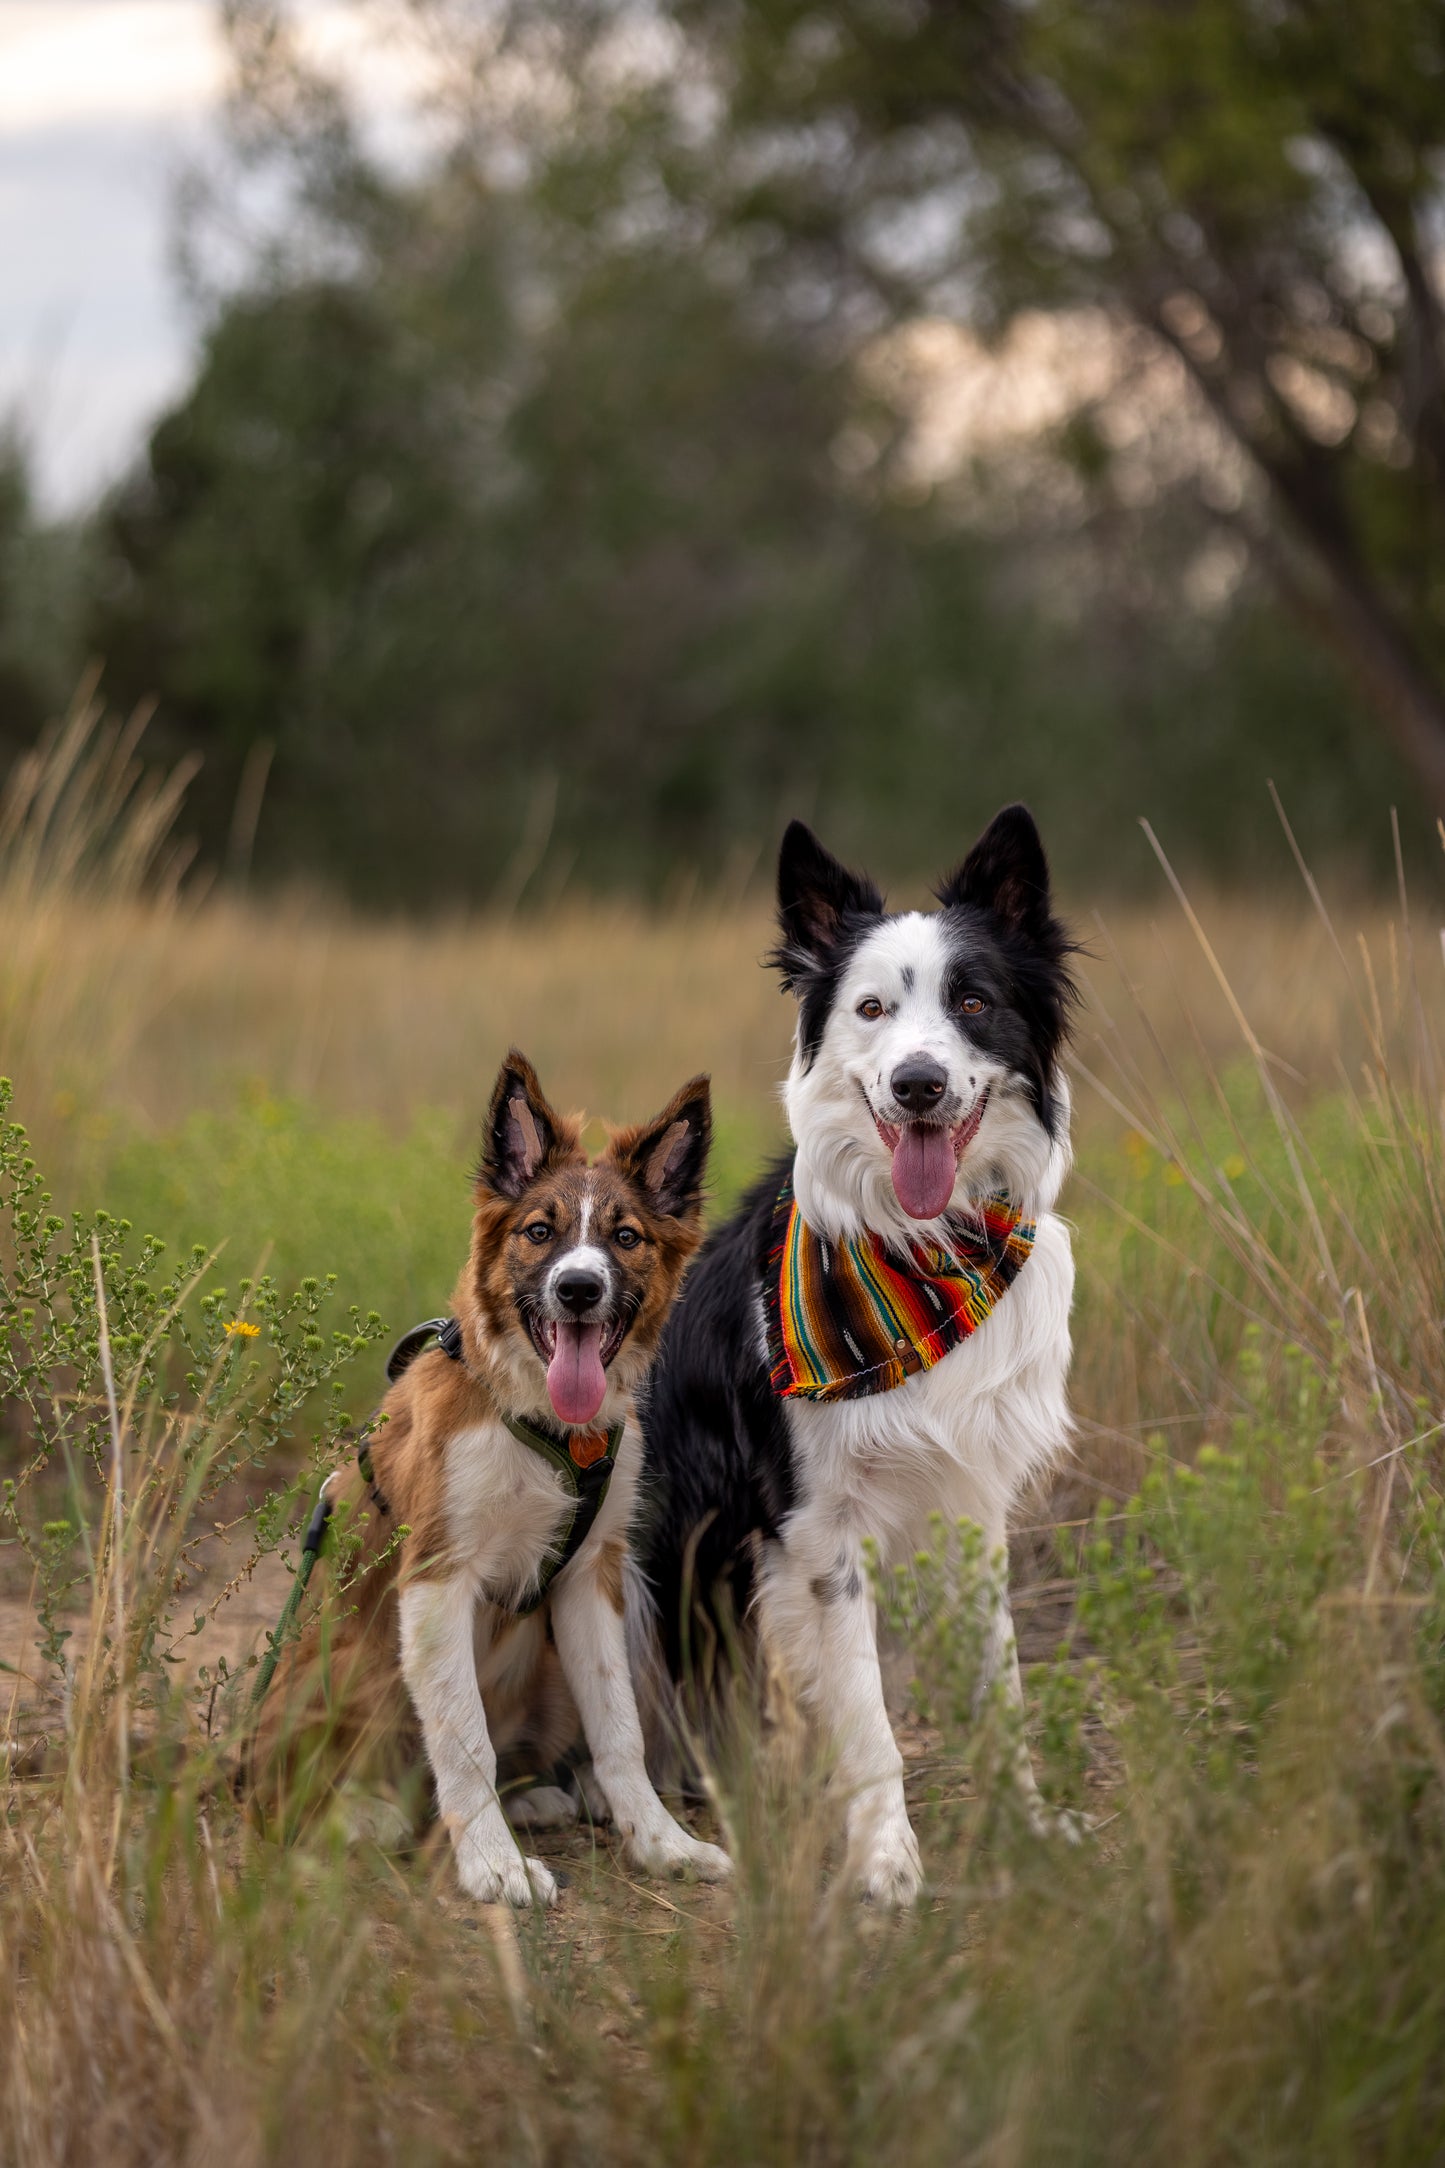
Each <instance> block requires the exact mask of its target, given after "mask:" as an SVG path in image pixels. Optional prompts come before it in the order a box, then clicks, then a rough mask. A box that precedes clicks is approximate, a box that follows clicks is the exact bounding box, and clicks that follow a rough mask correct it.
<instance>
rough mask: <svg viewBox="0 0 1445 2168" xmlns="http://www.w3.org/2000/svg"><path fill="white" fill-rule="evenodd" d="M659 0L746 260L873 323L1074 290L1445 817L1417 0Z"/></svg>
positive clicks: (1426, 62)
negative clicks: (1117, 331)
mask: <svg viewBox="0 0 1445 2168" xmlns="http://www.w3.org/2000/svg"><path fill="white" fill-rule="evenodd" d="M674 13H675V17H676V19H677V20H678V21H680V22H681V23H682V24H683V25H684V26H685V28H686V30H687V32H688V35H689V37H690V38H691V40H692V41H693V49H694V51H695V53H697V54H698V55H703V54H705V55H706V56H707V59H708V65H709V69H710V79H711V81H712V83H713V85H714V86H715V88H716V90H717V92H718V94H719V96H720V97H721V98H722V99H723V100H724V101H725V104H726V112H727V118H726V121H725V122H724V123H723V124H722V125H721V126H720V127H719V129H718V131H717V137H718V140H719V141H722V142H725V143H726V144H727V145H728V147H729V150H730V154H731V155H730V158H729V160H728V162H727V164H726V166H725V167H721V166H716V165H715V168H714V172H713V174H712V175H711V176H710V181H709V186H710V188H711V190H712V192H713V194H714V197H715V200H717V201H718V202H719V203H723V202H725V203H726V211H727V215H728V216H730V217H731V218H732V219H734V220H735V221H736V222H737V223H738V224H739V226H740V228H742V229H743V230H745V231H749V232H751V233H752V235H753V237H754V241H755V245H756V247H757V254H758V260H759V262H760V263H764V264H772V265H781V266H782V267H783V269H784V271H785V273H786V276H787V277H788V278H790V279H791V280H793V281H794V282H795V283H796V284H797V285H798V286H799V287H800V289H801V290H803V291H805V292H807V293H810V294H814V295H815V294H816V293H817V292H818V291H820V290H821V291H826V292H829V293H831V294H832V295H833V296H834V297H835V299H834V303H833V306H834V308H835V309H837V308H838V307H840V306H843V305H845V303H846V304H849V305H851V306H852V307H853V309H854V310H855V312H856V311H857V310H858V309H859V308H860V307H863V308H865V309H871V310H872V312H873V316H874V320H875V321H877V320H883V319H885V318H896V317H898V316H900V315H907V314H909V313H912V312H916V311H919V310H940V311H942V312H944V313H948V314H952V315H955V316H959V317H961V318H962V319H964V320H966V321H967V322H969V323H971V324H974V325H981V324H987V323H990V322H991V323H992V324H993V325H994V326H995V327H1001V326H1003V325H1004V324H1006V323H1007V322H1008V321H1009V319H1010V318H1011V317H1012V316H1013V315H1014V313H1015V312H1016V311H1017V310H1019V309H1022V308H1035V309H1036V308H1039V307H1045V308H1054V309H1073V310H1077V309H1080V308H1103V309H1105V310H1107V311H1110V312H1112V314H1113V315H1114V317H1115V318H1116V320H1117V321H1118V322H1119V323H1120V324H1121V325H1122V324H1124V323H1132V324H1134V325H1137V326H1141V327H1143V328H1144V329H1145V330H1147V332H1148V333H1149V334H1150V335H1151V336H1152V337H1153V338H1154V339H1155V340H1157V341H1158V342H1159V343H1160V345H1161V346H1163V347H1164V348H1167V349H1168V350H1170V351H1172V352H1173V353H1174V354H1176V355H1177V356H1178V357H1179V360H1180V362H1181V363H1182V364H1183V367H1184V369H1185V370H1186V371H1187V373H1188V377H1189V379H1190V381H1191V382H1192V384H1193V385H1194V387H1195V388H1196V391H1197V394H1198V396H1199V399H1200V400H1201V401H1202V403H1203V405H1204V406H1205V408H1206V409H1207V411H1208V412H1209V413H1210V414H1212V415H1213V416H1214V417H1215V418H1216V420H1217V422H1218V423H1219V424H1220V425H1221V426H1222V428H1223V430H1224V431H1225V432H1227V434H1228V436H1229V437H1230V438H1231V439H1232V440H1233V441H1234V442H1235V443H1236V444H1237V445H1238V446H1239V447H1240V448H1241V449H1242V451H1243V452H1244V453H1245V454H1246V455H1247V458H1248V461H1249V463H1250V468H1251V470H1252V472H1253V474H1254V475H1257V476H1258V477H1261V478H1262V480H1263V483H1264V484H1265V489H1266V492H1267V494H1266V495H1264V496H1263V498H1262V499H1257V498H1254V497H1251V496H1249V495H1248V494H1247V495H1246V497H1245V501H1244V502H1243V503H1242V504H1238V505H1231V504H1229V503H1228V501H1227V493H1224V492H1219V491H1216V492H1215V493H1214V501H1212V502H1210V503H1208V504H1207V506H1206V510H1207V513H1208V516H1209V517H1211V518H1213V519H1216V520H1217V519H1221V518H1230V519H1232V520H1234V521H1235V522H1236V523H1237V524H1238V525H1240V526H1241V527H1242V528H1243V529H1245V530H1246V531H1247V532H1248V535H1249V540H1250V544H1251V548H1252V550H1253V551H1254V553H1255V555H1256V557H1257V559H1258V560H1260V561H1262V562H1263V563H1264V564H1266V565H1267V567H1268V570H1269V572H1270V574H1271V576H1272V578H1273V579H1274V581H1275V582H1276V584H1277V586H1278V588H1279V589H1280V590H1281V591H1282V592H1283V593H1284V594H1285V595H1286V596H1287V597H1288V599H1289V601H1290V602H1291V603H1292V604H1293V606H1294V607H1295V608H1296V609H1297V610H1298V611H1299V612H1300V613H1301V614H1302V616H1303V618H1304V621H1305V623H1306V624H1307V626H1308V628H1309V630H1310V633H1311V635H1312V637H1315V638H1319V639H1322V640H1326V641H1329V642H1331V643H1333V644H1334V646H1335V647H1336V648H1337V649H1338V650H1339V651H1340V652H1341V653H1342V654H1343V655H1344V657H1345V658H1346V659H1347V661H1348V663H1349V665H1350V667H1351V668H1352V670H1353V672H1354V674H1355V676H1356V679H1357V681H1358V682H1359V683H1360V685H1361V686H1362V687H1363V688H1364V690H1365V692H1366V694H1367V696H1368V698H1369V699H1370V701H1371V703H1372V705H1373V708H1374V710H1375V712H1376V713H1377V715H1378V716H1380V717H1381V718H1382V719H1383V720H1384V721H1385V722H1386V724H1387V725H1388V727H1389V729H1390V730H1391V732H1392V733H1393V736H1394V739H1395V742H1396V744H1397V746H1398V747H1399V750H1400V752H1401V754H1402V755H1403V756H1404V758H1405V759H1406V760H1407V762H1408V763H1409V764H1410V766H1411V767H1412V768H1413V769H1414V771H1415V773H1416V775H1417V776H1418V777H1419V778H1420V780H1421V782H1422V783H1423V784H1424V785H1425V787H1426V789H1427V792H1428V795H1429V801H1430V803H1431V804H1432V805H1433V806H1434V808H1435V809H1436V810H1437V811H1439V810H1441V809H1445V321H1442V312H1445V289H1442V281H1441V269H1440V267H1441V260H1442V259H1441V250H1442V242H1445V215H1442V214H1445V194H1442V170H1445V166H1442V161H1445V6H1442V5H1441V4H1440V0H1371V4H1370V5H1369V6H1368V7H1360V6H1356V5H1353V4H1351V0H1185V4H1180V0H1090V4H1088V5H1082V6H1081V5H1079V4H1078V0H829V4H828V5H826V6H823V7H819V6H818V5H817V4H816V0H675V6H674ZM720 176H721V185H720ZM1096 449H1097V447H1096Z"/></svg>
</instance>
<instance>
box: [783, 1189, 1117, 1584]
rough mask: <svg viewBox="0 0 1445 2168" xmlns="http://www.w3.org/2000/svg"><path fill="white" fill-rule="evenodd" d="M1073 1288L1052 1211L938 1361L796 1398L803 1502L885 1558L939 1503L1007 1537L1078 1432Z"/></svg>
mask: <svg viewBox="0 0 1445 2168" xmlns="http://www.w3.org/2000/svg"><path fill="white" fill-rule="evenodd" d="M1073 1285H1074V1263H1073V1253H1072V1250H1071V1247H1070V1243H1069V1233H1068V1229H1067V1227H1066V1226H1065V1224H1064V1222H1063V1220H1061V1219H1060V1218H1058V1216H1057V1215H1056V1214H1053V1213H1050V1214H1048V1215H1047V1216H1046V1217H1045V1218H1044V1219H1042V1220H1041V1221H1040V1222H1039V1228H1038V1236H1037V1239H1036V1241H1035V1244H1034V1248H1033V1253H1032V1255H1031V1256H1030V1258H1029V1261H1028V1263H1027V1264H1026V1265H1025V1267H1024V1269H1023V1270H1022V1272H1020V1274H1019V1276H1018V1278H1017V1279H1016V1280H1015V1281H1014V1283H1013V1285H1012V1287H1010V1289H1009V1290H1008V1292H1007V1294H1006V1295H1005V1296H1004V1297H1003V1299H1002V1300H1001V1301H1000V1302H999V1303H998V1304H997V1305H996V1306H995V1308H994V1310H993V1311H992V1313H991V1315H990V1316H989V1318H988V1320H987V1322H986V1323H985V1324H984V1325H983V1326H982V1328H981V1329H980V1330H979V1331H978V1332H976V1333H974V1334H972V1335H971V1336H970V1337H969V1338H968V1339H967V1340H964V1341H962V1342H961V1343H960V1344H959V1345H958V1346H957V1347H956V1348H954V1349H952V1350H951V1352H950V1353H949V1354H947V1355H945V1356H944V1358H943V1360H942V1361H941V1362H939V1363H937V1364H935V1365H934V1367H933V1369H931V1370H925V1371H921V1372H919V1373H918V1374H917V1375H916V1376H914V1377H912V1378H910V1379H909V1380H908V1381H907V1382H906V1383H905V1384H903V1385H900V1386H898V1387H896V1388H895V1389H894V1391H892V1392H890V1393H875V1394H872V1395H870V1396H868V1397H867V1398H865V1399H859V1400H842V1401H831V1402H823V1403H819V1402H812V1401H806V1400H801V1399H795V1400H790V1401H789V1402H788V1403H787V1407H788V1421H789V1428H790V1430H791V1432H792V1436H793V1440H794V1445H795V1450H796V1456H797V1457H796V1470H797V1475H798V1479H799V1489H800V1492H801V1494H802V1497H801V1500H800V1503H807V1504H813V1503H815V1502H822V1501H823V1500H824V1499H826V1500H827V1501H828V1502H829V1504H830V1505H831V1506H832V1508H833V1510H834V1511H835V1512H836V1513H837V1515H838V1517H839V1518H840V1520H844V1519H846V1520H847V1521H848V1522H849V1523H850V1524H851V1526H852V1527H853V1528H854V1529H855V1530H856V1531H857V1532H858V1533H860V1534H863V1535H867V1536H871V1537H872V1538H873V1539H874V1540H875V1541H876V1542H877V1543H878V1545H879V1546H880V1549H881V1550H882V1552H883V1555H884V1557H885V1559H887V1558H889V1557H899V1556H906V1555H910V1554H911V1553H912V1552H913V1551H914V1550H915V1549H916V1548H917V1547H918V1545H919V1544H920V1543H921V1542H923V1541H924V1540H925V1539H926V1536H927V1531H928V1522H929V1517H930V1515H932V1514H936V1513H942V1514H944V1516H945V1517H946V1518H948V1519H950V1520H952V1519H956V1518H958V1517H959V1516H960V1515H966V1516H967V1517H968V1518H969V1519H970V1520H974V1521H977V1522H978V1523H979V1525H980V1526H981V1527H983V1528H984V1529H985V1530H986V1531H987V1532H988V1533H989V1534H990V1536H991V1537H992V1538H993V1539H994V1540H997V1539H998V1538H999V1536H1001V1534H1002V1531H1003V1527H1004V1523H1005V1519H1006V1516H1007V1513H1008V1509H1009V1505H1010V1503H1011V1501H1012V1500H1013V1498H1014V1497H1015V1496H1016V1495H1017V1493H1018V1491H1019V1490H1020V1488H1021V1487H1022V1486H1023V1485H1024V1484H1025V1483H1026V1482H1028V1480H1029V1479H1030V1478H1031V1477H1032V1476H1035V1475H1037V1474H1039V1473H1040V1472H1042V1470H1043V1469H1045V1468H1046V1467H1047V1466H1048V1465H1049V1464H1050V1462H1052V1461H1053V1460H1055V1459H1057V1457H1058V1455H1059V1453H1060V1452H1061V1451H1062V1449H1063V1447H1064V1445H1065V1443H1066V1440H1067V1437H1068V1407H1067V1401H1066V1397H1065V1382H1066V1379H1067V1375H1068V1367H1069V1353H1070V1341H1069V1306H1070V1302H1071V1300H1072V1296H1073Z"/></svg>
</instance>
